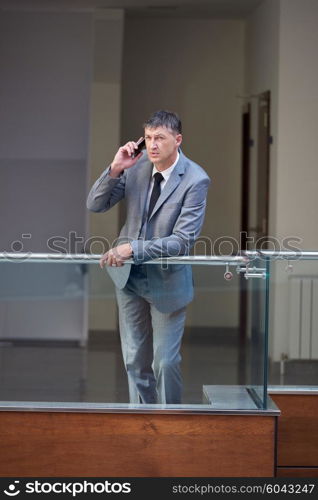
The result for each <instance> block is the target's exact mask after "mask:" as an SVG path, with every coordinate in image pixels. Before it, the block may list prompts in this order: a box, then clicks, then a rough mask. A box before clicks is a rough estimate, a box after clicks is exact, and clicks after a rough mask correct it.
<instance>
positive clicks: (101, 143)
mask: <svg viewBox="0 0 318 500" xmlns="http://www.w3.org/2000/svg"><path fill="white" fill-rule="evenodd" d="M123 30H124V16H123V11H122V10H120V9H114V10H112V9H107V10H105V11H97V12H96V14H95V16H94V58H93V64H94V77H93V81H92V87H91V113H90V123H91V126H90V160H89V163H90V169H89V181H88V183H89V188H88V189H90V187H91V186H92V184H93V183H94V182H95V180H96V179H97V178H98V177H99V175H100V174H101V173H102V171H103V170H104V169H105V168H106V166H108V164H109V163H110V162H111V161H112V158H113V156H114V154H115V152H116V151H117V149H118V147H119V146H120V109H121V68H122V44H123ZM89 226H90V237H97V239H98V238H107V240H108V241H109V242H110V244H111V243H112V242H113V241H114V239H115V238H116V237H117V236H118V227H119V206H118V205H117V206H115V207H113V208H112V210H111V211H110V212H107V213H105V214H104V213H101V214H94V213H90V214H89ZM107 249H108V248H106V250H107ZM106 250H105V251H106ZM91 251H92V253H103V252H104V249H103V245H102V243H101V244H99V243H94V244H92V246H91ZM90 291H91V293H92V294H93V295H94V297H95V298H93V299H92V300H91V301H90V307H89V326H90V329H92V330H114V329H116V326H117V311H116V304H115V298H114V287H113V285H112V282H111V281H110V279H109V278H108V275H107V273H106V271H103V272H102V271H101V270H100V268H99V267H97V266H91V267H90Z"/></svg>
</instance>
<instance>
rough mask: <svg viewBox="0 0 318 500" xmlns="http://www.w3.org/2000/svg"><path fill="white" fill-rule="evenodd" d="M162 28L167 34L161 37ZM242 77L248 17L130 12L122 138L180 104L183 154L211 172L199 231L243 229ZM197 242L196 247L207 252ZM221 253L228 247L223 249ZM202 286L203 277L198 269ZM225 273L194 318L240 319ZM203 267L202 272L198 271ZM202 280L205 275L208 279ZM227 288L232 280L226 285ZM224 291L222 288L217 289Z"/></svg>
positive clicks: (214, 233) (214, 234)
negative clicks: (228, 293) (158, 112)
mask: <svg viewBox="0 0 318 500" xmlns="http://www.w3.org/2000/svg"><path fill="white" fill-rule="evenodd" d="M163 35H164V36H163ZM243 80H244V23H243V21H240V20H212V19H207V20H203V19H200V20H199V19H191V20H190V19H171V18H170V19H165V18H161V19H153V18H143V19H140V20H138V19H127V20H126V29H125V51H124V66H123V100H122V142H125V141H127V140H129V139H134V138H138V137H139V136H140V135H141V133H142V128H141V126H142V123H143V122H144V120H145V119H146V118H148V116H149V115H150V113H152V112H153V111H154V110H156V109H164V108H167V109H171V110H174V111H177V112H178V113H179V114H180V117H181V119H182V122H183V129H184V131H183V137H184V142H183V145H182V149H183V151H184V153H185V154H186V155H188V156H189V157H190V158H192V159H193V160H194V161H196V162H197V163H199V164H201V165H202V166H203V167H204V168H205V169H206V171H207V172H208V174H209V175H210V177H211V178H212V187H211V189H210V192H209V197H208V207H207V212H206V219H205V224H204V227H203V230H202V236H206V237H210V238H212V240H213V241H215V240H216V239H217V238H218V237H222V236H227V235H229V236H231V237H235V238H237V237H238V234H239V230H240V176H241V154H240V137H241V136H240V119H241V116H240V104H241V102H240V100H239V99H238V97H237V96H238V95H240V94H242V91H243ZM202 250H203V249H202V247H201V248H200V247H198V253H202ZM222 250H223V252H224V253H227V252H228V251H229V247H227V248H225V247H224V248H223V249H222ZM201 271H202V272H201V276H202V278H201V277H200V275H199V276H198V285H200V282H201V280H202V281H203V280H204V278H205V276H206V270H205V269H204V268H201ZM223 273H224V270H223V269H222V272H221V270H220V272H218V273H216V274H215V275H214V279H213V280H212V281H213V283H211V286H212V288H215V287H220V291H219V293H217V294H216V295H214V293H213V291H212V292H211V294H210V295H209V296H208V297H207V298H205V300H204V302H205V303H208V304H212V309H211V308H209V307H199V303H202V300H201V298H202V297H199V296H198V300H197V301H196V303H193V305H192V306H191V308H190V309H189V313H188V321H189V322H191V323H192V324H195V325H201V326H211V325H223V326H236V325H237V321H238V320H237V317H238V316H237V315H238V300H237V299H238V296H237V295H236V294H234V296H233V295H232V296H231V297H227V296H226V294H224V293H222V290H223V291H224V286H225V284H224V280H223ZM198 274H200V273H198ZM204 281H205V280H204ZM227 285H228V286H227V290H228V289H229V287H230V286H231V285H230V284H227ZM220 292H221V293H220Z"/></svg>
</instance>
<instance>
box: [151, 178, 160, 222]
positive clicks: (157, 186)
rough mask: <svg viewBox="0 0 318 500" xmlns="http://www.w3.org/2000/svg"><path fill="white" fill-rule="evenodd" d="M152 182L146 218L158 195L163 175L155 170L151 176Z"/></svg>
mask: <svg viewBox="0 0 318 500" xmlns="http://www.w3.org/2000/svg"><path fill="white" fill-rule="evenodd" d="M153 180H154V184H153V188H152V192H151V197H150V202H149V209H148V219H149V217H150V215H151V213H152V211H153V208H154V206H155V204H156V202H157V200H158V198H159V196H160V192H161V191H160V182H161V181H163V176H162V175H161V174H160V173H159V172H157V173H156V174H155V175H154V176H153Z"/></svg>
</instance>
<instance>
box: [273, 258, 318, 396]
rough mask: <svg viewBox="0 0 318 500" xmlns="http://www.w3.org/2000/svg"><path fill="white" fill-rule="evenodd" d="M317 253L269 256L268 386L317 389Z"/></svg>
mask: <svg viewBox="0 0 318 500" xmlns="http://www.w3.org/2000/svg"><path fill="white" fill-rule="evenodd" d="M317 304H318V252H299V253H298V254H292V253H291V254H287V253H280V254H279V255H277V254H276V255H272V256H271V279H270V315H269V324H270V341H269V384H270V385H272V386H273V385H275V386H276V385H279V386H282V387H283V386H285V387H291V386H295V387H297V386H298V387H308V388H313V387H317V386H318V307H317Z"/></svg>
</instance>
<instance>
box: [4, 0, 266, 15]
mask: <svg viewBox="0 0 318 500" xmlns="http://www.w3.org/2000/svg"><path fill="white" fill-rule="evenodd" d="M262 1H263V0H0V8H1V9H3V10H21V9H22V10H48V11H50V10H53V11H56V10H66V11H69V10H71V11H74V10H83V9H84V10H86V9H88V10H91V9H96V8H100V9H106V8H125V9H126V10H127V12H128V13H129V15H132V16H134V15H135V16H164V17H166V16H172V17H203V18H204V17H218V18H244V17H245V16H247V15H248V14H249V13H250V12H251V11H252V10H253V9H254V8H255V7H256V6H257V5H259V4H260V3H261V2H262Z"/></svg>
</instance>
